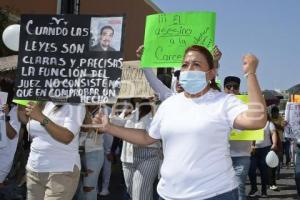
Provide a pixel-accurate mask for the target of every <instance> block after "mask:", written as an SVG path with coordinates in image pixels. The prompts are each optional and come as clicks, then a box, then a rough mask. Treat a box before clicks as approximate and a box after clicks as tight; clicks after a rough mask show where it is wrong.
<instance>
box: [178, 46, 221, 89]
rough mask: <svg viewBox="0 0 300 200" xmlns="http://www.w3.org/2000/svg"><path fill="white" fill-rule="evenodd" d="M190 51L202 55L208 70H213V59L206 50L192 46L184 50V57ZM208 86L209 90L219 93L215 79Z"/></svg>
mask: <svg viewBox="0 0 300 200" xmlns="http://www.w3.org/2000/svg"><path fill="white" fill-rule="evenodd" d="M190 51H197V52H199V53H200V54H202V55H203V56H204V57H205V58H206V61H207V63H208V67H209V69H213V68H214V58H213V56H212V54H211V53H210V52H209V50H208V49H207V48H205V47H203V46H199V45H192V46H190V47H188V48H186V50H185V52H184V56H185V55H186V54H187V53H188V52H190ZM209 86H210V87H211V88H213V89H215V90H218V91H221V89H220V88H219V86H218V85H217V83H216V79H215V78H213V79H212V80H211V81H210V85H209Z"/></svg>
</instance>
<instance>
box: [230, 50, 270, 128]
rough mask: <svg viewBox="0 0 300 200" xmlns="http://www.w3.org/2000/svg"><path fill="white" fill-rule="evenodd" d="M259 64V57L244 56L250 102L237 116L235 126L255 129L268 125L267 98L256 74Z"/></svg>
mask: <svg viewBox="0 0 300 200" xmlns="http://www.w3.org/2000/svg"><path fill="white" fill-rule="evenodd" d="M257 65H258V59H257V58H256V57H255V56H254V55H251V54H247V55H245V56H244V57H243V68H244V73H245V75H246V77H247V86H248V96H249V104H248V110H246V111H244V112H242V113H241V114H240V115H238V116H237V117H236V119H235V121H234V128H237V129H247V130H255V129H261V128H263V127H264V126H265V125H266V122H267V114H266V105H265V100H264V98H263V96H262V93H261V90H260V87H259V84H258V80H257V78H256V74H255V73H256V68H257Z"/></svg>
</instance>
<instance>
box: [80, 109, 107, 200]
mask: <svg viewBox="0 0 300 200" xmlns="http://www.w3.org/2000/svg"><path fill="white" fill-rule="evenodd" d="M100 108H101V110H100V111H101V112H102V111H103V110H105V111H104V112H109V110H110V108H109V107H108V106H106V105H104V104H103V105H101V106H100ZM86 111H87V112H86V116H85V120H84V124H83V125H82V128H81V131H80V138H79V141H80V145H81V146H83V147H84V155H83V156H82V157H81V160H82V162H83V163H84V166H85V169H84V170H85V171H84V176H83V178H82V182H80V194H79V199H80V200H94V199H97V192H98V177H99V174H100V171H101V168H102V166H103V163H104V148H103V134H102V133H98V132H96V129H95V128H93V127H92V117H93V115H95V113H97V112H99V106H93V105H87V106H86Z"/></svg>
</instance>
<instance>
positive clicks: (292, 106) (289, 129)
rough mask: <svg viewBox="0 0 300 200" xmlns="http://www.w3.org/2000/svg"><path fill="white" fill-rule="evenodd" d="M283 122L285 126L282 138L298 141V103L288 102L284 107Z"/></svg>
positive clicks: (299, 113)
mask: <svg viewBox="0 0 300 200" xmlns="http://www.w3.org/2000/svg"><path fill="white" fill-rule="evenodd" d="M285 120H286V121H287V123H288V124H287V126H286V127H285V130H284V136H285V137H287V138H297V139H300V103H293V102H288V103H287V104H286V107H285Z"/></svg>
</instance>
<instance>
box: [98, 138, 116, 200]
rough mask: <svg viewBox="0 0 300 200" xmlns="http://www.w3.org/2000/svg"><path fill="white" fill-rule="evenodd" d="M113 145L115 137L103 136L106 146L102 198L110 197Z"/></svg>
mask: <svg viewBox="0 0 300 200" xmlns="http://www.w3.org/2000/svg"><path fill="white" fill-rule="evenodd" d="M112 143H113V136H111V135H110V134H107V133H104V134H103V146H104V152H105V156H104V163H103V167H102V189H101V192H100V193H99V194H100V196H107V195H109V193H110V192H109V182H110V175H111V162H112V161H113V159H114V158H113V154H112V153H111V146H112Z"/></svg>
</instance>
